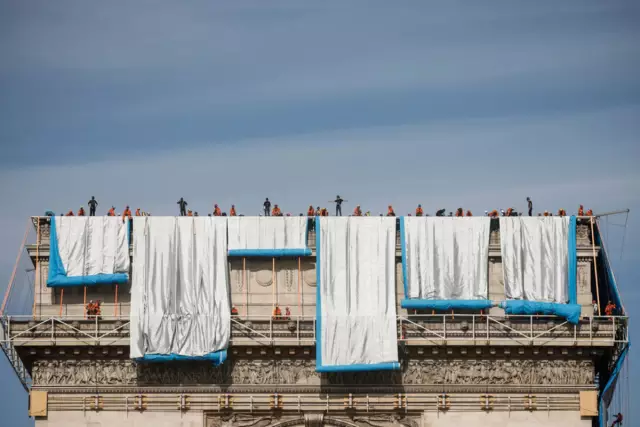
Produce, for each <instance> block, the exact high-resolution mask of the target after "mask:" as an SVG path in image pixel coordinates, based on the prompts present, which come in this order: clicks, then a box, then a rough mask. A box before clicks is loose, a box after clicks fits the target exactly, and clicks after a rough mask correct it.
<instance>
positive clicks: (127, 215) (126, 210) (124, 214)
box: [122, 205, 131, 221]
mask: <svg viewBox="0 0 640 427" xmlns="http://www.w3.org/2000/svg"><path fill="white" fill-rule="evenodd" d="M125 218H129V219H131V209H129V205H127V206H126V207H125V208H124V212H122V221H124V220H125Z"/></svg>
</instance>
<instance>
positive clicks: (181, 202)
mask: <svg viewBox="0 0 640 427" xmlns="http://www.w3.org/2000/svg"><path fill="white" fill-rule="evenodd" d="M178 205H180V216H187V205H188V203H187V201H186V200H185V199H183V198H182V197H180V200H178Z"/></svg>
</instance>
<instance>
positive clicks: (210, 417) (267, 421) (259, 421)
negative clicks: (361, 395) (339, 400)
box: [205, 413, 420, 427]
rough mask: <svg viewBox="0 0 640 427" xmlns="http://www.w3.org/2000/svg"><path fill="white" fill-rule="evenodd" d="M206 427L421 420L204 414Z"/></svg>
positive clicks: (316, 426) (349, 426)
mask: <svg viewBox="0 0 640 427" xmlns="http://www.w3.org/2000/svg"><path fill="white" fill-rule="evenodd" d="M205 419H206V421H205V426H206V427H238V426H239V427H295V426H305V427H323V426H333V427H418V426H419V425H420V417H419V416H406V415H403V414H395V413H393V414H375V415H369V416H357V417H349V416H337V417H336V416H328V415H325V414H323V413H309V414H304V415H303V416H299V415H290V416H275V415H253V414H237V413H230V414H216V413H211V414H209V413H207V414H205Z"/></svg>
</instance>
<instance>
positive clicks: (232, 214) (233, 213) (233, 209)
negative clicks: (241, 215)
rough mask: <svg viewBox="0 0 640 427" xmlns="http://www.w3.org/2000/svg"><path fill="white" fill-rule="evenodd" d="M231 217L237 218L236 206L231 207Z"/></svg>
mask: <svg viewBox="0 0 640 427" xmlns="http://www.w3.org/2000/svg"><path fill="white" fill-rule="evenodd" d="M229 216H236V205H231V209H229Z"/></svg>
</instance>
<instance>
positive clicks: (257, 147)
mask: <svg viewBox="0 0 640 427" xmlns="http://www.w3.org/2000/svg"><path fill="white" fill-rule="evenodd" d="M639 19H640V4H638V3H637V2H632V1H618V2H599V1H564V2H552V1H539V2H524V1H506V0H505V1H486V2H481V3H478V2H459V1H449V2H433V3H432V2H428V1H415V2H410V1H405V2H395V3H393V4H392V3H389V2H382V1H380V2H378V1H367V2H364V1H352V2H340V1H328V2H320V3H318V2H304V1H271V2H268V3H265V2H210V1H191V2H189V3H188V4H184V3H176V2H164V1H153V2H151V1H137V2H135V3H132V2H124V1H111V2H107V3H104V2H103V3H98V2H82V1H64V0H62V1H61V0H59V1H56V2H46V1H32V2H18V1H4V0H0V93H1V94H2V96H0V117H1V119H0V121H1V126H0V183H1V185H0V200H3V202H4V204H3V207H4V209H3V210H2V213H0V241H1V242H3V244H2V246H0V278H7V279H8V278H9V276H10V271H11V267H12V265H13V262H14V259H15V252H16V250H17V248H18V247H19V244H20V239H21V237H22V233H23V230H24V224H25V222H26V218H27V217H28V216H29V215H34V214H40V213H42V212H43V211H44V210H46V209H52V210H55V211H56V212H62V211H66V210H68V209H77V208H78V207H79V206H80V205H81V204H85V203H86V202H87V200H88V199H89V198H90V196H92V195H95V196H96V198H97V199H98V200H99V202H100V207H99V210H101V211H104V210H106V209H107V208H108V207H109V205H111V204H114V205H116V206H117V207H118V209H119V210H121V209H122V207H123V205H125V204H130V205H132V207H134V208H135V207H138V206H139V207H141V208H143V209H145V210H148V211H150V212H152V213H153V214H155V215H160V214H172V213H174V212H175V211H176V208H177V205H176V203H175V202H176V200H177V199H178V198H179V197H181V196H183V197H185V198H186V199H187V200H188V202H189V204H190V206H192V207H193V208H194V209H196V210H199V211H200V212H206V211H208V210H211V209H212V206H213V203H219V204H220V205H221V206H223V207H225V208H226V209H228V206H229V205H231V204H232V203H234V204H236V206H237V207H238V209H239V211H240V212H242V213H245V214H256V213H257V212H258V210H259V208H260V205H261V201H262V200H263V199H264V197H269V198H270V199H271V200H273V201H274V202H276V203H278V204H280V205H281V206H282V207H283V209H284V211H285V212H292V213H299V212H303V211H304V210H305V208H306V206H308V205H309V204H314V205H318V204H326V203H324V202H326V201H327V200H330V199H332V198H333V197H334V196H335V195H336V194H340V195H342V196H343V197H345V198H346V199H348V200H349V203H348V204H347V205H346V208H347V209H349V210H351V209H352V208H353V207H354V204H356V203H357V204H360V205H362V207H363V209H365V210H367V209H370V210H371V211H372V212H374V213H377V212H382V211H383V210H384V209H385V206H386V205H387V204H389V203H392V204H393V205H394V206H395V207H396V211H397V212H398V213H401V214H402V213H407V212H409V211H410V210H412V209H413V208H414V207H415V205H416V204H417V203H422V205H423V206H424V207H425V208H426V210H427V211H429V212H434V211H435V210H436V209H438V208H447V209H448V210H454V209H455V208H457V207H458V206H462V207H464V208H465V209H471V210H472V211H473V212H474V213H480V212H482V211H484V210H485V209H493V208H506V207H508V206H515V207H516V208H518V209H524V207H525V203H526V202H525V197H526V196H530V197H531V198H532V199H533V200H534V207H535V208H536V210H538V209H539V210H544V209H552V210H557V209H558V208H561V207H563V208H565V209H567V210H568V211H570V212H574V211H575V210H576V209H577V205H578V204H580V203H584V204H585V205H586V206H587V207H592V208H593V209H594V210H596V211H606V210H612V209H618V208H627V207H628V208H631V209H632V215H631V216H630V218H629V227H628V230H627V237H626V246H625V250H624V254H623V256H622V259H620V258H619V257H620V249H619V248H620V244H619V243H620V237H621V234H620V231H621V229H620V227H614V226H612V227H611V229H612V233H611V234H612V236H611V240H612V241H611V243H610V244H611V246H612V247H611V251H612V252H614V253H615V254H616V261H615V266H616V272H617V277H618V281H619V282H620V283H619V285H620V287H621V289H622V294H623V298H624V301H625V304H626V307H627V309H628V311H629V312H630V313H631V314H632V315H633V314H635V313H636V312H637V311H638V310H639V309H640V291H638V290H637V288H634V287H633V286H632V284H633V283H634V282H638V281H639V280H640V273H638V271H637V270H636V269H634V266H635V265H637V264H638V263H640V249H639V247H638V244H637V242H638V239H639V238H640V226H639V223H638V221H637V219H636V214H635V212H638V211H639V209H640V191H639V190H640V171H639V169H638V167H637V164H638V160H640V144H639V143H638V137H639V135H640V120H639V119H640V79H638V77H637V76H638V75H640V44H639V43H638V42H637V41H638V40H640V26H638V22H640V21H639ZM612 221H617V222H618V223H620V222H624V219H623V218H622V219H621V218H616V219H612ZM4 286H6V285H5V280H4V279H3V281H2V283H1V284H0V290H1V289H2V287H4ZM634 326H635V325H634ZM632 336H637V337H638V339H640V336H638V333H636V332H635V331H633V332H632ZM631 358H632V369H633V366H639V365H640V361H638V359H637V357H636V353H635V352H632V354H631ZM6 365H7V364H6V363H5V362H4V361H3V362H0V381H1V382H2V383H3V384H5V381H7V383H8V386H6V387H5V388H4V389H5V390H10V392H9V393H3V396H7V398H3V399H0V413H2V414H7V415H5V416H8V417H10V420H11V423H10V425H15V426H21V425H30V424H29V421H28V420H27V419H26V417H25V416H24V414H26V395H25V394H24V393H23V392H22V389H21V388H20V387H19V385H18V383H17V381H16V380H15V379H14V378H13V375H12V373H11V371H10V370H9V368H8V366H6ZM632 376H634V379H636V380H637V379H638V371H637V369H636V370H633V371H632ZM636 383H637V381H636ZM632 387H634V388H637V386H633V385H632ZM638 392H640V389H636V391H635V394H637V393H638ZM634 410H636V411H638V409H637V408H634ZM639 416H640V413H636V418H638V417H639Z"/></svg>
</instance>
